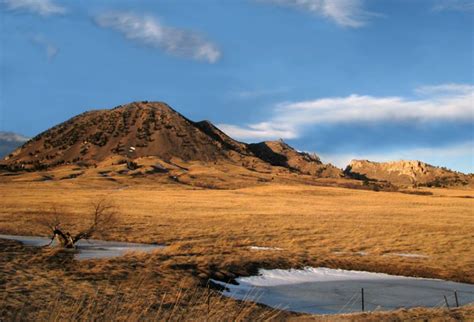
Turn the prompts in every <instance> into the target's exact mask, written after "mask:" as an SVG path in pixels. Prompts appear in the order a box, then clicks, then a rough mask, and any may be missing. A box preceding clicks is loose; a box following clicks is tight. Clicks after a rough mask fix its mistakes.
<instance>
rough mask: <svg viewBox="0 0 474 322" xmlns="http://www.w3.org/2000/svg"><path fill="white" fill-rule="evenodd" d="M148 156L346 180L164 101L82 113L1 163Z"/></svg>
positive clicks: (279, 146)
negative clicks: (237, 136)
mask: <svg viewBox="0 0 474 322" xmlns="http://www.w3.org/2000/svg"><path fill="white" fill-rule="evenodd" d="M150 157H152V158H155V159H154V160H155V161H156V162H158V163H160V164H161V166H160V167H162V166H164V167H165V168H169V166H170V165H174V164H175V162H185V163H189V162H195V161H197V162H201V163H203V164H208V165H210V164H211V163H212V164H216V163H217V162H219V163H228V164H233V165H235V166H239V167H244V168H249V169H251V170H252V171H265V172H268V171H273V170H271V168H273V167H272V166H280V167H283V168H286V171H288V170H291V171H296V172H300V173H304V174H309V175H313V176H318V177H323V178H328V177H330V178H339V177H341V176H342V171H341V170H340V169H337V168H335V167H333V166H330V165H324V164H322V162H321V161H320V160H319V158H318V157H317V156H314V155H309V154H307V153H300V152H297V151H296V150H294V149H293V148H291V147H290V146H288V145H287V144H285V143H282V142H264V143H258V144H245V143H242V142H238V141H236V140H233V139H232V138H231V137H229V136H228V135H226V134H225V133H224V132H222V131H221V130H219V129H218V128H217V127H215V126H214V125H213V124H212V123H211V122H209V121H201V122H193V121H191V120H188V119H187V118H185V117H184V116H182V115H181V114H179V113H178V112H176V111H175V110H173V109H172V108H171V107H169V106H168V105H167V104H165V103H161V102H135V103H131V104H127V105H123V106H118V107H116V108H114V109H110V110H96V111H90V112H86V113H83V114H80V115H78V116H75V117H73V118H71V119H70V120H68V121H66V122H64V123H61V124H59V125H57V126H55V127H53V128H51V129H49V130H47V131H45V132H43V133H41V134H39V135H38V136H36V137H34V138H33V139H31V140H30V141H28V142H26V143H25V144H24V145H23V146H22V147H20V148H18V149H17V150H16V151H14V152H13V153H12V154H10V155H9V156H8V157H7V158H5V160H4V161H2V162H1V164H2V165H3V166H4V167H7V168H9V169H10V170H11V169H16V170H22V169H26V170H42V169H48V168H53V167H56V166H59V165H65V164H66V165H67V164H72V165H73V164H76V165H80V166H103V164H104V162H105V163H107V164H109V163H110V162H115V163H116V162H122V163H123V162H124V161H121V160H125V161H128V162H130V161H132V160H136V161H138V160H140V162H141V161H143V158H150ZM160 161H164V163H165V165H163V162H160ZM147 162H148V161H147ZM151 162H152V163H153V161H151ZM156 162H155V163H156ZM155 168H156V164H155ZM275 170H276V171H277V172H278V171H279V170H277V169H275Z"/></svg>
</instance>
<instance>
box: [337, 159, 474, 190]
mask: <svg viewBox="0 0 474 322" xmlns="http://www.w3.org/2000/svg"><path fill="white" fill-rule="evenodd" d="M344 172H345V173H346V175H348V176H350V177H353V178H358V179H364V180H378V181H387V182H390V183H392V184H394V185H397V186H428V187H447V186H466V185H471V184H472V183H473V180H474V177H473V175H467V174H463V173H460V172H456V171H452V170H449V169H446V168H441V167H436V166H432V165H430V164H427V163H424V162H421V161H394V162H372V161H368V160H352V161H351V163H350V164H349V165H348V166H347V168H346V169H345V171H344Z"/></svg>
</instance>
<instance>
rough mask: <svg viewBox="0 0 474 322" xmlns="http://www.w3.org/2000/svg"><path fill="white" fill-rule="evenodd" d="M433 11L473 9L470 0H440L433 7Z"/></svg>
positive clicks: (472, 2)
mask: <svg viewBox="0 0 474 322" xmlns="http://www.w3.org/2000/svg"><path fill="white" fill-rule="evenodd" d="M433 9H434V10H435V11H446V10H450V11H474V1H472V0H440V1H438V2H437V3H436V4H435V6H434V7H433Z"/></svg>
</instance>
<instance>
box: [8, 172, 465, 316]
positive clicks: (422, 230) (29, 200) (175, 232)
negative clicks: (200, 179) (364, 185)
mask: <svg viewBox="0 0 474 322" xmlns="http://www.w3.org/2000/svg"><path fill="white" fill-rule="evenodd" d="M423 191H424V192H425V193H426V194H425V195H420V194H408V193H401V192H375V191H369V190H355V189H346V188H338V187H327V186H308V185H302V184H297V183H295V184H292V185H288V184H285V185H279V184H265V185H259V186H254V187H247V188H241V189H235V190H212V189H202V188H194V187H190V186H186V185H179V184H160V185H156V184H153V182H151V181H139V180H137V181H132V180H131V181H130V182H129V183H128V184H127V185H125V184H120V183H117V182H112V181H108V180H82V181H74V180H68V181H66V180H65V181H44V182H32V181H18V182H14V181H9V182H4V183H2V184H1V185H0V196H1V203H0V233H3V234H16V235H40V236H47V235H48V231H45V230H43V228H42V227H41V226H40V225H38V224H37V222H38V220H39V219H40V218H41V217H42V216H45V214H48V212H51V211H52V209H53V207H54V208H55V209H56V211H59V213H60V214H61V220H62V224H63V225H65V226H68V227H70V229H71V231H74V230H78V229H80V227H81V226H83V225H86V224H87V222H88V220H89V212H90V204H91V202H92V201H93V200H97V199H100V198H106V199H107V200H110V201H112V202H113V203H114V204H115V205H116V208H117V211H118V219H117V222H116V223H115V224H114V225H113V226H112V227H110V230H109V231H108V232H107V234H106V236H105V237H104V238H106V239H108V240H116V241H130V242H142V243H157V244H163V245H166V246H167V247H166V248H164V249H162V250H158V251H155V252H154V253H153V254H151V255H150V254H146V255H145V254H138V253H137V254H129V255H126V256H124V257H121V258H114V259H109V260H105V259H104V260H92V261H79V262H78V261H75V260H74V259H72V255H71V253H69V252H66V251H58V250H50V249H38V248H32V247H25V246H22V245H21V244H20V243H17V242H13V241H2V240H0V245H1V247H0V251H1V252H2V255H1V256H0V258H1V259H0V286H1V287H2V289H3V291H2V292H1V293H2V295H1V297H2V300H1V301H2V305H1V307H0V312H2V313H0V318H1V317H9V318H11V317H14V318H17V319H20V320H21V319H23V318H24V319H30V318H43V319H51V320H56V319H60V318H61V317H63V318H64V317H67V318H74V319H77V320H81V319H82V320H88V319H90V318H91V316H96V317H97V316H99V315H100V314H106V315H108V316H109V317H114V318H115V319H127V317H129V318H131V319H141V318H144V319H157V320H161V319H172V320H174V319H175V320H180V319H186V318H189V317H191V316H194V317H196V319H202V320H205V319H210V320H226V319H229V320H235V319H237V320H241V319H283V318H284V319H292V318H295V319H323V320H324V319H326V318H323V317H317V316H309V315H301V314H294V313H288V312H282V311H276V310H273V309H269V308H267V307H264V306H262V305H257V304H251V303H246V302H242V303H241V302H239V301H235V300H232V299H226V298H223V297H222V296H221V295H220V293H219V292H218V291H217V290H216V289H214V288H212V287H209V284H208V280H209V278H213V279H217V280H221V281H231V280H232V279H233V278H235V277H237V276H248V275H251V274H255V273H256V272H257V271H258V269H259V268H301V267H304V266H315V267H318V266H324V267H330V268H343V269H353V270H366V271H373V272H384V273H389V274H396V275H405V276H419V277H432V278H442V279H447V280H451V281H457V282H467V283H474V247H473V246H474V220H473V217H474V192H473V191H472V190H461V189H460V190H454V189H449V190H448V189H430V190H428V189H425V190H423ZM427 192H430V193H431V194H427ZM255 247H270V248H274V249H269V250H264V249H258V248H255ZM208 299H209V300H208ZM209 302H210V305H209ZM92 303H94V304H92ZM122 304H123V305H122ZM145 308H146V309H145ZM473 314H474V312H473V308H472V306H471V307H463V308H460V309H456V310H451V311H448V310H442V309H438V310H436V309H413V310H402V311H395V312H389V313H373V314H368V313H365V314H355V315H340V316H338V317H337V318H338V319H341V320H359V319H360V320H367V319H373V320H378V319H382V318H387V319H408V318H413V319H421V320H422V319H424V318H426V317H431V318H435V319H436V318H438V319H453V320H455V319H462V318H465V319H469V318H473V317H474V315H473ZM335 318H336V317H332V318H331V319H335Z"/></svg>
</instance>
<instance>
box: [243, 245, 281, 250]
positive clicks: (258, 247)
mask: <svg viewBox="0 0 474 322" xmlns="http://www.w3.org/2000/svg"><path fill="white" fill-rule="evenodd" d="M249 249H251V250H283V249H282V248H279V247H265V246H250V247H249Z"/></svg>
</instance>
